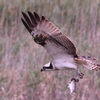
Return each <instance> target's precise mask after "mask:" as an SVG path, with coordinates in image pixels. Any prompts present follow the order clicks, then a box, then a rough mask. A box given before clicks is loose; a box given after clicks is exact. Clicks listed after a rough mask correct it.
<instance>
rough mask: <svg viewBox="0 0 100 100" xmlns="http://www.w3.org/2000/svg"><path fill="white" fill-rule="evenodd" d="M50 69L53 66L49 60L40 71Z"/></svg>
mask: <svg viewBox="0 0 100 100" xmlns="http://www.w3.org/2000/svg"><path fill="white" fill-rule="evenodd" d="M52 69H53V66H52V64H51V62H49V63H47V64H45V65H44V66H43V68H42V69H41V71H49V70H52Z"/></svg>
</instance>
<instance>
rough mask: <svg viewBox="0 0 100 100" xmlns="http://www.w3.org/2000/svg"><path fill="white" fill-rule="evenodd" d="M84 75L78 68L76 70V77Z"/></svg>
mask: <svg viewBox="0 0 100 100" xmlns="http://www.w3.org/2000/svg"><path fill="white" fill-rule="evenodd" d="M83 76H84V74H83V73H81V72H80V71H79V70H76V77H79V78H80V79H82V78H83Z"/></svg>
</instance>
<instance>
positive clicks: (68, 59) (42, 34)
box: [21, 11, 100, 78]
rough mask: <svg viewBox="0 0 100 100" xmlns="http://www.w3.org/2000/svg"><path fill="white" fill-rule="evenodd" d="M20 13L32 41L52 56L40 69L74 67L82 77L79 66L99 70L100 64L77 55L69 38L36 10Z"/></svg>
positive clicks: (49, 69)
mask: <svg viewBox="0 0 100 100" xmlns="http://www.w3.org/2000/svg"><path fill="white" fill-rule="evenodd" d="M22 15H23V17H24V18H21V20H22V22H23V24H24V26H25V27H26V29H27V30H28V32H29V33H30V34H31V35H32V37H33V39H34V41H35V42H36V43H37V44H39V45H41V46H43V47H44V48H45V49H46V50H47V52H48V53H49V55H50V57H51V58H52V60H51V61H50V62H49V63H47V64H45V65H44V66H43V68H42V69H41V71H54V70H61V69H62V70H66V69H74V70H75V72H77V75H78V76H79V77H80V78H82V77H83V74H82V73H80V71H79V68H80V66H84V67H86V68H87V69H89V70H96V71H97V70H100V64H97V63H96V62H95V61H93V60H90V59H88V58H86V57H80V56H78V55H77V53H76V48H75V46H74V44H73V43H72V42H71V40H70V39H69V38H68V37H66V36H65V35H64V34H62V32H61V31H60V29H59V28H58V27H56V26H55V25H54V24H53V23H52V22H50V21H49V20H48V19H46V18H45V17H44V16H41V17H40V16H39V15H38V14H37V13H36V12H33V13H32V12H30V11H28V14H25V13H24V12H22Z"/></svg>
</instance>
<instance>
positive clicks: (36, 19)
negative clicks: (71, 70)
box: [21, 11, 77, 57]
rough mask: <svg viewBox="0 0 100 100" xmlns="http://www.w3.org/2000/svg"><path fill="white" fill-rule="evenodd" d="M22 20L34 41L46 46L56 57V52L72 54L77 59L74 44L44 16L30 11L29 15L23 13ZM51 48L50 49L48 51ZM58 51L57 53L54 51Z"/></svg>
mask: <svg viewBox="0 0 100 100" xmlns="http://www.w3.org/2000/svg"><path fill="white" fill-rule="evenodd" d="M22 14H23V17H24V19H21V20H22V22H23V24H24V25H25V27H26V29H27V30H28V31H29V32H30V33H31V35H32V36H33V38H34V41H35V42H36V43H38V44H40V45H42V46H44V47H45V48H46V49H47V51H48V52H49V53H50V54H52V56H54V55H55V54H56V52H58V53H61V52H62V53H63V52H65V53H66V54H70V55H73V56H76V57H77V54H76V49H75V46H74V44H73V43H72V42H71V41H70V40H69V39H68V38H67V37H66V36H65V35H64V34H62V33H61V31H60V30H59V29H58V28H57V27H56V26H55V25H54V24H53V23H51V22H50V21H49V20H47V19H46V18H45V17H44V16H42V17H41V18H40V16H39V15H38V14H37V13H36V12H34V13H31V12H30V11H28V15H29V17H28V15H27V14H25V13H24V12H22ZM48 48H49V49H48ZM53 48H55V49H56V52H55V51H54V49H53Z"/></svg>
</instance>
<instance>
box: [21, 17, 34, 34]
mask: <svg viewBox="0 0 100 100" xmlns="http://www.w3.org/2000/svg"><path fill="white" fill-rule="evenodd" d="M21 21H22V23H23V24H24V26H25V27H26V29H27V30H28V31H29V33H31V32H32V30H31V29H30V28H29V26H28V25H27V23H26V22H25V21H24V20H23V18H21Z"/></svg>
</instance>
